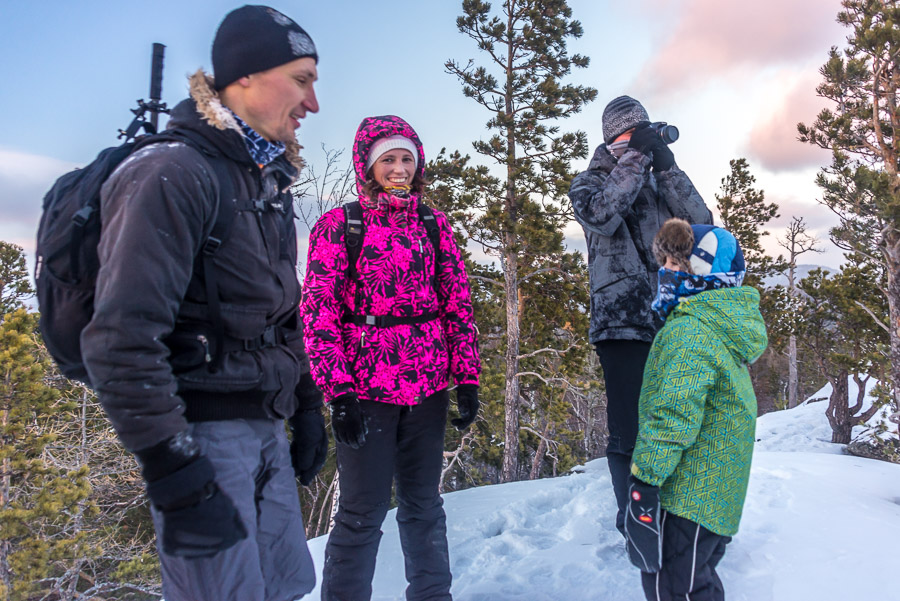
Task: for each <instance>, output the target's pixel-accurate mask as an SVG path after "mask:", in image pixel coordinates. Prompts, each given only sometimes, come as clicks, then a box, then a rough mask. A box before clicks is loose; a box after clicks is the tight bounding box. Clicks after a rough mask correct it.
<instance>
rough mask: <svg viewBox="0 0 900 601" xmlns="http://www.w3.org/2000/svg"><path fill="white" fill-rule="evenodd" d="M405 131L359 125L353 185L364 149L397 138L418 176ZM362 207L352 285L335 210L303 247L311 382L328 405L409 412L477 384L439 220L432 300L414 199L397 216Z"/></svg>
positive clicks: (471, 334) (452, 245)
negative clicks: (359, 403)
mask: <svg viewBox="0 0 900 601" xmlns="http://www.w3.org/2000/svg"><path fill="white" fill-rule="evenodd" d="M391 120H396V121H391ZM373 122H374V123H373ZM367 125H368V127H367ZM407 128H408V129H407ZM407 132H412V128H410V127H409V125H408V124H406V123H405V122H404V121H402V120H401V119H399V118H398V117H379V118H376V119H367V120H366V121H363V124H362V125H361V126H360V131H359V132H358V133H357V144H355V145H354V163H355V164H356V165H357V176H358V177H360V178H364V177H365V173H362V174H360V171H361V170H362V169H363V167H364V165H365V162H366V159H367V158H368V153H367V150H368V148H369V147H370V146H371V142H373V141H374V140H376V139H378V138H380V137H384V136H390V135H396V134H398V133H399V134H401V135H406V136H407V137H409V138H410V139H412V140H413V142H414V143H415V144H416V145H417V147H418V148H419V152H420V161H419V166H420V168H422V167H423V166H424V165H423V163H424V155H423V153H422V151H421V143H420V142H419V140H418V137H417V136H415V132H412V135H408V134H407ZM361 136H362V137H363V138H364V140H363V144H360V137H361ZM367 136H368V137H367ZM361 146H363V147H364V151H363V152H360V147H361ZM360 200H361V201H362V214H363V221H364V224H365V234H364V238H363V246H362V251H361V253H360V257H359V261H358V263H357V269H358V272H359V275H358V279H357V280H356V281H351V279H350V277H349V274H348V267H349V265H348V257H347V247H346V245H345V243H344V221H345V216H344V211H343V208H341V207H338V208H337V209H334V210H332V211H329V212H328V213H326V214H325V215H323V216H322V218H321V219H319V221H318V222H317V223H316V225H315V227H314V228H313V231H312V233H311V235H310V239H309V255H308V261H307V268H306V280H305V283H304V294H303V302H302V313H303V324H304V331H305V342H306V351H307V353H308V354H309V358H310V364H311V367H312V374H313V378H314V379H315V381H316V384H317V385H318V386H319V388H320V389H321V390H322V392H323V393H324V395H325V399H326V401H331V400H332V399H334V398H335V397H336V396H339V395H341V394H343V393H345V392H356V393H357V394H358V395H359V398H361V399H369V400H373V401H381V402H385V403H393V404H398V405H415V404H417V403H419V402H421V401H422V400H423V399H424V398H425V397H427V396H430V395H432V394H434V393H436V392H438V391H440V390H443V389H445V388H447V387H448V386H449V385H450V383H451V381H450V378H451V376H452V377H453V380H454V381H455V383H456V384H478V374H479V372H480V371H481V364H480V359H479V355H478V340H477V333H476V329H475V324H474V321H473V317H472V303H471V298H470V294H469V283H468V278H467V276H466V271H465V266H464V264H463V261H462V256H461V255H460V252H459V248H458V247H457V246H456V241H455V240H454V239H453V232H452V230H451V228H450V223H449V222H448V220H447V217H446V216H445V215H444V214H443V213H441V212H439V211H434V215H435V219H436V221H437V223H438V226H439V229H440V247H441V252H440V256H442V257H443V263H442V264H441V268H440V270H439V275H440V277H439V282H438V287H439V289H440V296H438V294H437V291H436V290H435V284H434V281H433V278H434V274H435V260H436V259H435V251H434V249H433V248H432V244H431V241H430V240H429V239H428V235H427V232H426V230H425V226H424V225H423V224H422V223H421V220H420V219H419V216H418V213H417V206H418V202H420V199H419V198H418V197H416V196H412V197H411V198H410V202H409V205H408V206H406V207H402V208H401V207H394V206H390V205H388V204H385V203H381V204H379V205H375V206H373V204H372V203H370V202H368V199H366V198H361V199H360ZM439 298H440V299H441V300H439ZM429 312H436V313H437V314H438V315H439V318H438V319H434V320H432V321H428V322H426V323H423V324H418V325H407V324H403V325H394V326H390V327H377V326H374V325H354V324H352V323H342V319H341V318H342V316H343V315H344V314H345V313H350V314H356V315H366V314H367V315H376V316H380V315H391V316H396V317H409V316H416V315H421V314H423V313H429Z"/></svg>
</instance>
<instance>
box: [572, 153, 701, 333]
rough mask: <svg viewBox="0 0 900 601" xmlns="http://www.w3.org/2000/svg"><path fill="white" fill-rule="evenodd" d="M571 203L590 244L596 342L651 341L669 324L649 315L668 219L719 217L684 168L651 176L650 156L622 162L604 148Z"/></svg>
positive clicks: (577, 182)
mask: <svg viewBox="0 0 900 601" xmlns="http://www.w3.org/2000/svg"><path fill="white" fill-rule="evenodd" d="M569 198H570V199H571V201H572V208H573V209H574V211H575V219H576V220H577V221H578V223H580V224H581V226H582V227H583V228H584V234H585V238H586V239H587V243H588V261H589V263H590V282H591V326H590V335H589V338H590V341H591V342H592V343H596V342H599V341H601V340H643V341H644V342H652V341H653V337H654V335H656V332H657V330H658V329H659V327H660V326H661V325H662V323H661V322H660V321H659V319H658V318H657V317H656V315H655V313H653V311H652V310H651V309H650V303H651V302H652V301H653V298H654V297H655V295H656V287H657V279H658V278H657V272H658V271H659V265H657V264H656V260H655V259H654V258H653V252H652V250H651V248H652V245H653V238H654V237H655V236H656V232H658V231H659V228H660V226H661V225H662V224H663V223H664V222H665V221H666V220H667V219H670V218H672V217H680V218H682V219H685V220H686V221H688V222H689V223H712V214H711V213H710V212H709V209H707V208H706V205H705V204H704V203H703V199H702V198H701V197H700V194H699V193H698V192H697V190H696V188H694V184H692V183H691V180H690V179H689V178H688V176H687V175H686V174H685V172H684V171H682V170H681V169H679V168H678V166H677V165H675V166H673V167H672V168H671V169H668V170H666V171H663V172H652V171H651V170H650V158H649V157H647V156H646V155H644V154H643V153H641V152H638V151H637V150H626V151H625V154H623V155H622V157H621V158H620V159H619V160H618V161H616V159H615V158H614V157H613V156H612V155H611V154H610V153H609V151H608V150H607V149H606V145H605V144H602V145H600V146H599V147H598V148H597V150H596V151H595V152H594V156H593V158H592V159H591V162H590V165H589V166H588V170H587V171H585V172H583V173H579V174H578V175H576V176H575V178H574V179H573V180H572V186H571V188H570V189H569Z"/></svg>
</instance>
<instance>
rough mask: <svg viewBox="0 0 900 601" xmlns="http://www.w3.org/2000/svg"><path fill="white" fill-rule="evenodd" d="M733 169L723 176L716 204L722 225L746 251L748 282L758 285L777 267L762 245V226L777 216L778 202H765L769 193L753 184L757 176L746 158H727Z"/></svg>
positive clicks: (763, 233)
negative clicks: (752, 172)
mask: <svg viewBox="0 0 900 601" xmlns="http://www.w3.org/2000/svg"><path fill="white" fill-rule="evenodd" d="M728 164H729V166H730V168H731V172H730V173H729V174H728V175H727V176H725V177H724V178H722V185H721V195H720V194H716V208H718V210H719V216H720V218H721V219H722V227H724V228H725V229H726V230H728V231H729V232H731V233H732V234H734V237H735V238H737V241H738V242H739V243H740V245H741V250H743V251H744V261H745V262H746V263H747V274H748V283H750V284H753V285H756V284H757V283H758V282H759V281H760V280H761V279H762V278H764V277H765V276H766V275H768V274H770V273H772V271H774V270H775V269H776V268H777V265H776V264H775V262H773V260H772V259H771V258H770V257H769V256H767V255H766V252H765V251H764V250H763V248H762V242H761V240H762V237H763V236H767V235H769V232H766V231H765V230H763V229H762V228H763V226H765V225H766V224H767V223H769V221H771V220H772V219H774V218H776V217H778V205H776V204H775V203H773V202H768V203H767V202H766V194H765V192H764V191H762V190H757V189H756V188H754V184H755V183H756V177H754V176H753V175H751V174H750V167H749V165H748V164H747V159H743V158H742V159H732V160H731V161H729V162H728Z"/></svg>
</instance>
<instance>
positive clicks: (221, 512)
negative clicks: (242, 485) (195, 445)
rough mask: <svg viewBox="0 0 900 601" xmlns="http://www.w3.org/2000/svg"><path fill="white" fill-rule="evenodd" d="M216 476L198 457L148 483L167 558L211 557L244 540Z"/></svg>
mask: <svg viewBox="0 0 900 601" xmlns="http://www.w3.org/2000/svg"><path fill="white" fill-rule="evenodd" d="M215 476H216V473H215V470H213V466H212V463H210V461H209V459H207V458H206V457H204V456H203V455H198V456H197V457H196V459H194V460H193V461H191V462H190V463H188V464H187V465H185V466H184V467H182V468H181V469H179V470H178V471H176V472H173V473H171V474H169V475H168V476H164V477H163V478H160V479H159V480H153V481H151V482H148V483H147V496H148V497H150V502H152V503H153V505H154V506H155V507H156V508H157V509H158V510H159V511H160V512H161V513H162V520H163V524H162V530H163V531H162V548H163V551H164V552H165V553H166V554H167V555H174V556H177V557H184V558H186V559H195V558H199V557H211V556H213V555H215V554H216V553H218V552H219V551H222V550H224V549H227V548H229V547H231V546H232V545H234V544H235V543H237V542H238V541H241V540H243V539H245V538H247V529H246V528H244V524H243V522H242V521H241V516H240V515H239V514H238V511H237V509H236V508H235V506H234V503H232V502H231V499H229V498H228V497H227V496H226V495H225V493H223V492H222V491H221V490H220V489H219V486H218V485H217V484H216V481H215Z"/></svg>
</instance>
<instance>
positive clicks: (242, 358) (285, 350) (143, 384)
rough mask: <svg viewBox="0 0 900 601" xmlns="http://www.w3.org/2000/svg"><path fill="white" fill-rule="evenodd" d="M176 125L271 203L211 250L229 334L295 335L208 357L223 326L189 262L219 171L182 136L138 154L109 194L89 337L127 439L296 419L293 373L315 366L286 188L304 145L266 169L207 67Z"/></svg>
mask: <svg viewBox="0 0 900 601" xmlns="http://www.w3.org/2000/svg"><path fill="white" fill-rule="evenodd" d="M168 127H169V128H170V129H171V128H183V129H190V130H193V131H194V132H198V133H200V134H202V136H203V138H204V139H205V140H206V141H207V142H208V143H209V148H210V149H211V150H213V151H214V152H215V153H219V154H221V155H224V156H225V157H227V159H228V162H227V164H228V170H229V172H230V174H231V177H232V188H233V191H234V193H235V196H236V198H237V199H238V200H240V199H260V200H265V201H266V205H265V206H266V209H267V210H264V211H250V210H247V211H239V212H237V213H236V215H235V218H234V223H233V226H232V229H231V231H230V234H229V235H228V236H227V238H226V239H225V242H224V244H222V246H221V248H220V249H219V250H218V252H217V253H216V255H215V264H216V270H215V272H216V276H217V280H218V289H219V298H220V301H221V307H222V311H221V313H222V317H223V321H224V325H225V332H226V335H227V337H228V338H230V339H233V340H246V339H253V338H255V337H258V336H260V335H261V334H262V333H263V331H264V330H265V328H266V326H270V325H275V324H281V325H283V326H285V328H286V329H285V330H283V331H282V332H283V333H284V334H286V335H285V336H284V338H282V339H279V341H278V343H277V344H275V345H274V346H268V347H264V348H260V349H257V350H244V349H241V350H235V351H233V352H228V353H226V354H225V355H224V358H223V361H222V363H221V366H220V367H219V369H218V370H216V371H215V372H212V371H211V370H210V369H209V367H208V365H207V363H206V362H205V355H206V350H207V349H206V347H207V346H208V345H209V344H211V343H212V341H213V340H214V338H215V337H214V334H213V331H212V329H211V325H210V323H209V311H208V306H207V297H206V287H205V285H204V283H203V279H202V277H200V276H199V274H196V273H194V269H193V266H194V259H195V257H196V256H197V255H198V253H199V252H200V250H201V247H202V245H203V244H204V243H205V242H206V240H207V237H208V235H209V233H210V231H211V229H212V226H213V224H214V222H215V216H216V211H217V207H218V203H219V201H218V196H219V190H220V182H219V181H218V180H217V177H216V174H215V172H214V171H213V169H212V167H211V166H210V163H209V162H208V161H207V159H206V158H205V157H204V155H203V154H202V153H201V152H200V151H198V150H197V149H195V148H193V147H190V146H187V145H185V144H181V143H160V144H153V145H150V146H147V147H145V148H143V149H141V150H139V151H138V152H135V153H134V154H132V155H131V156H130V157H128V159H126V160H125V161H124V162H123V163H122V164H121V165H120V166H119V167H118V168H117V170H116V171H115V172H114V173H113V175H112V176H111V177H110V178H109V180H107V182H106V183H105V184H104V186H103V190H102V193H101V218H102V234H101V239H100V245H99V247H98V253H99V257H100V265H101V267H100V272H99V275H98V278H97V288H96V300H95V313H94V317H93V320H92V321H91V322H90V324H89V325H88V326H87V328H85V330H84V332H83V333H82V337H81V346H82V353H83V356H84V361H85V365H86V367H87V369H88V373H89V374H90V377H91V381H92V382H93V383H94V386H95V389H96V391H97V393H98V396H99V399H100V402H101V404H102V405H103V407H104V409H105V410H106V412H107V414H108V415H109V418H110V420H111V421H112V423H113V426H114V427H115V429H116V431H117V432H118V434H119V437H120V438H121V440H122V442H123V444H124V445H125V446H126V447H128V448H129V449H131V450H140V449H144V448H147V447H150V446H152V445H154V444H156V443H158V442H160V441H162V440H164V439H166V438H168V437H170V436H172V435H174V434H176V433H178V432H180V431H182V430H184V429H185V428H186V425H187V422H188V421H204V420H211V419H229V418H238V417H245V418H273V419H278V418H286V417H290V416H291V415H293V413H294V412H295V410H296V409H297V405H298V401H297V398H296V396H295V387H296V385H297V382H298V380H299V378H300V376H301V375H302V374H303V373H304V372H307V371H308V370H309V363H308V360H307V358H306V354H305V352H304V349H303V340H302V334H301V328H300V324H299V322H298V321H299V320H298V313H299V309H298V306H299V302H300V284H299V282H298V281H297V273H296V263H297V241H296V233H295V228H294V221H293V219H294V214H293V208H292V199H291V195H290V192H289V191H288V187H289V186H290V184H291V183H292V182H293V180H294V178H295V177H296V175H297V173H298V167H299V166H300V165H301V162H300V159H299V156H298V155H297V151H298V149H299V146H297V145H296V144H292V145H289V148H288V150H287V152H286V153H285V155H282V156H281V157H279V158H278V159H276V160H275V161H273V162H272V163H270V164H269V165H266V167H265V168H263V169H260V168H259V166H258V165H256V164H255V163H254V162H253V160H252V159H251V158H250V154H249V153H248V151H247V149H246V147H245V145H244V141H243V139H242V134H241V133H240V128H239V126H238V125H237V123H236V121H235V120H234V118H233V116H232V115H231V113H230V112H229V111H228V110H227V109H225V107H224V106H222V104H221V103H220V101H219V99H218V96H217V95H216V93H215V92H214V91H213V88H212V85H211V81H210V79H209V78H207V77H206V76H205V75H204V74H203V73H202V72H198V73H197V74H195V75H194V76H192V78H191V98H190V99H188V100H184V101H183V102H181V103H180V104H179V105H178V106H177V107H175V109H174V110H173V112H172V117H171V120H170V122H169V125H168ZM213 350H214V349H213Z"/></svg>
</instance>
